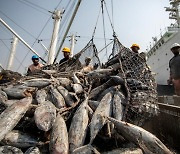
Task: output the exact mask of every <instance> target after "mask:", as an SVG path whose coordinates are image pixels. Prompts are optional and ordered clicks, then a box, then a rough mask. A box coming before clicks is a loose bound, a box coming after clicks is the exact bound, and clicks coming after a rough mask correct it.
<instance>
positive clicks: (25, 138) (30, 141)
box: [2, 130, 40, 148]
mask: <svg viewBox="0 0 180 154" xmlns="http://www.w3.org/2000/svg"><path fill="white" fill-rule="evenodd" d="M2 143H3V144H7V145H10V146H14V147H18V148H27V147H31V146H36V145H40V142H38V140H37V139H36V138H35V137H32V136H30V135H29V134H26V133H23V132H20V131H18V130H13V131H11V132H9V133H8V134H6V136H5V137H4V139H3V140H2Z"/></svg>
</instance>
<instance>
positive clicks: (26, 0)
mask: <svg viewBox="0 0 180 154" xmlns="http://www.w3.org/2000/svg"><path fill="white" fill-rule="evenodd" d="M24 1H25V2H27V3H29V4H31V5H33V6H35V7H37V8H39V9H42V10H44V11H48V10H47V9H45V8H43V7H41V6H39V5H37V4H34V3H32V2H30V1H28V0H24Z"/></svg>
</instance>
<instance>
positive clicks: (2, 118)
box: [0, 97, 32, 141]
mask: <svg viewBox="0 0 180 154" xmlns="http://www.w3.org/2000/svg"><path fill="white" fill-rule="evenodd" d="M31 102H32V97H27V98H24V99H21V100H19V101H18V102H16V103H14V104H13V105H11V106H9V107H8V108H7V109H6V110H4V111H3V112H2V113H1V115H0V141H1V140H2V139H3V138H4V137H5V135H6V134H8V133H9V132H10V131H11V130H12V129H13V128H14V127H15V126H16V124H17V123H18V122H19V120H20V119H21V118H22V117H23V116H24V114H25V113H26V111H27V110H28V108H29V106H30V104H31Z"/></svg>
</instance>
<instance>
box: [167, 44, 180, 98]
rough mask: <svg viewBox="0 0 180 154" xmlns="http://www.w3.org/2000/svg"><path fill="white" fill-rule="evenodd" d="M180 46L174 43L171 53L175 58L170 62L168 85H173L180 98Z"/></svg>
mask: <svg viewBox="0 0 180 154" xmlns="http://www.w3.org/2000/svg"><path fill="white" fill-rule="evenodd" d="M179 51H180V45H179V44H178V43H174V44H173V45H172V47H171V52H172V53H173V54H174V56H173V57H172V58H171V59H170V61H169V68H170V77H169V80H168V84H173V85H174V89H175V94H176V95H178V96H180V54H179Z"/></svg>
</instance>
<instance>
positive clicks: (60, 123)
mask: <svg viewBox="0 0 180 154" xmlns="http://www.w3.org/2000/svg"><path fill="white" fill-rule="evenodd" d="M49 148H50V153H52V154H68V153H69V143H68V132H67V127H66V123H65V121H64V119H63V117H62V116H61V115H60V114H58V116H57V118H56V121H55V123H54V125H53V128H52V131H51V139H50V144H49Z"/></svg>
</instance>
